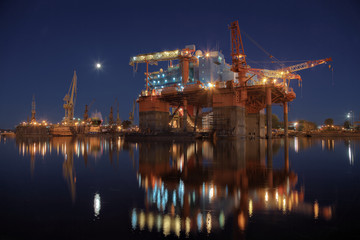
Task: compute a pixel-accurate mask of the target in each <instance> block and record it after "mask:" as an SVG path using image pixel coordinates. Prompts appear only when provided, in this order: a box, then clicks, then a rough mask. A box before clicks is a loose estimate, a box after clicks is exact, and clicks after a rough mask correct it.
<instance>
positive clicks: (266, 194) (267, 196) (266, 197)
mask: <svg viewBox="0 0 360 240" xmlns="http://www.w3.org/2000/svg"><path fill="white" fill-rule="evenodd" d="M267 201H269V194H268V192H266V193H265V202H267Z"/></svg>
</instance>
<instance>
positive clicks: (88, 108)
mask: <svg viewBox="0 0 360 240" xmlns="http://www.w3.org/2000/svg"><path fill="white" fill-rule="evenodd" d="M94 102H95V98H94V99H93V100H92V101H91V103H90V104H89V105H87V104H86V105H85V112H84V121H87V120H88V118H89V110H90V108H91V105H92V104H93V103H94Z"/></svg>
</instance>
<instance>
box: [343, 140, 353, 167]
mask: <svg viewBox="0 0 360 240" xmlns="http://www.w3.org/2000/svg"><path fill="white" fill-rule="evenodd" d="M345 146H346V147H347V150H348V158H349V164H350V165H354V156H355V143H354V142H353V141H351V140H346V141H345Z"/></svg>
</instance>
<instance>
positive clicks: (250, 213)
mask: <svg viewBox="0 0 360 240" xmlns="http://www.w3.org/2000/svg"><path fill="white" fill-rule="evenodd" d="M252 213H253V202H252V200H250V201H249V217H252Z"/></svg>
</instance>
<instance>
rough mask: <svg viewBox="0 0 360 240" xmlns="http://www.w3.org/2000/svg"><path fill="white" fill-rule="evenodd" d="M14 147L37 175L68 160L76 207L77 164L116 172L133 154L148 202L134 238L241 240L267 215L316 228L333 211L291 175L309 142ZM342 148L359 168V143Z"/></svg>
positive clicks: (24, 143)
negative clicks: (293, 217) (230, 239)
mask: <svg viewBox="0 0 360 240" xmlns="http://www.w3.org/2000/svg"><path fill="white" fill-rule="evenodd" d="M16 142H17V146H18V151H19V154H20V155H23V156H25V155H30V166H31V173H32V174H33V172H34V169H35V160H36V158H42V159H44V157H45V156H46V155H51V154H58V155H60V156H63V163H62V171H63V176H64V179H65V180H66V182H67V184H68V186H69V189H70V195H71V199H72V200H73V201H75V196H76V181H77V176H76V171H75V167H74V166H75V162H76V159H79V158H80V157H82V158H83V161H84V164H85V166H88V165H90V166H92V165H91V164H92V162H88V158H89V157H90V156H91V157H92V158H94V159H95V161H99V160H100V159H102V158H103V157H104V155H105V154H107V153H108V156H109V162H110V164H111V165H112V166H114V168H117V167H118V166H119V154H120V152H121V151H127V152H128V153H129V155H130V159H131V161H132V164H133V168H134V170H135V171H136V178H137V181H138V186H139V188H140V189H141V190H142V191H144V200H145V201H144V206H139V207H135V208H132V209H131V210H130V217H131V219H129V220H130V224H131V227H132V229H134V230H147V231H157V232H161V233H163V234H164V235H165V236H168V235H171V234H173V235H175V236H178V237H181V235H182V234H184V235H185V236H189V235H190V234H195V235H196V233H198V232H202V233H204V234H211V233H213V232H217V231H220V230H223V229H225V225H229V226H232V228H233V229H236V231H234V237H238V236H243V234H244V230H246V229H247V226H248V224H249V221H250V220H251V219H252V218H254V217H256V216H258V215H260V214H261V213H263V212H267V213H269V212H270V213H275V214H280V215H281V214H284V215H285V214H289V213H295V214H300V215H307V216H309V217H311V218H313V219H316V220H318V219H325V220H329V219H331V218H332V214H333V211H332V208H331V207H330V206H324V205H321V204H319V202H318V201H317V200H315V201H314V202H306V201H305V200H304V195H305V190H304V188H303V187H301V186H297V185H298V177H297V173H295V172H293V171H291V168H290V159H289V158H290V157H289V149H293V150H294V151H295V152H299V151H303V150H305V149H307V148H310V147H311V146H312V145H314V144H315V141H314V140H312V139H311V138H296V139H295V138H294V139H291V140H290V141H285V139H275V140H273V141H270V142H269V141H266V140H247V141H236V142H234V141H217V142H216V143H212V142H207V141H203V142H201V141H198V142H183V143H174V142H161V143H156V142H140V143H129V142H125V141H124V139H123V138H120V137H116V138H99V137H88V138H67V137H62V138H55V137H54V138H51V139H30V138H27V139H16ZM338 143H339V142H338V141H337V142H336V144H338ZM343 144H345V146H346V150H347V151H346V152H345V153H344V154H346V156H347V157H348V160H349V164H350V165H354V161H355V160H354V158H355V151H354V150H355V143H354V142H353V140H345V141H344V142H343ZM321 147H322V149H323V150H324V149H328V150H332V151H333V150H334V149H335V140H333V139H325V140H321ZM280 149H283V152H280ZM136 152H138V154H135V153H136ZM282 154H283V155H282ZM275 155H282V156H283V157H282V158H281V159H283V160H282V161H283V162H282V164H280V166H281V167H279V168H274V166H278V165H279V164H273V156H275ZM116 159H117V160H116ZM79 178H80V176H79ZM134 178H135V177H134ZM91 198H92V197H91ZM92 201H93V208H94V210H93V211H94V213H93V214H94V216H95V218H98V217H99V216H100V211H101V197H100V194H99V193H98V192H97V193H95V194H94V195H93V199H91V200H89V202H92Z"/></svg>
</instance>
